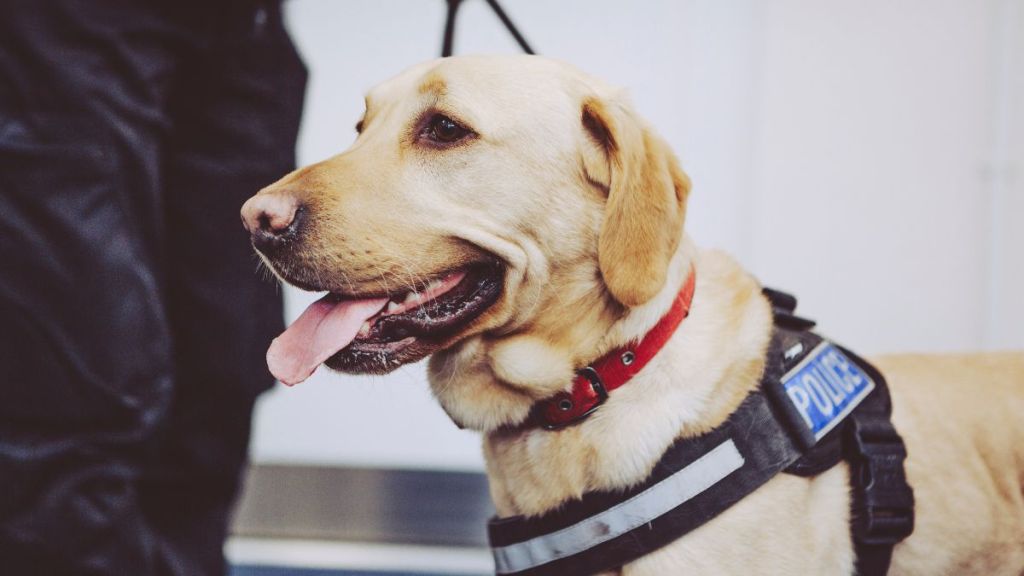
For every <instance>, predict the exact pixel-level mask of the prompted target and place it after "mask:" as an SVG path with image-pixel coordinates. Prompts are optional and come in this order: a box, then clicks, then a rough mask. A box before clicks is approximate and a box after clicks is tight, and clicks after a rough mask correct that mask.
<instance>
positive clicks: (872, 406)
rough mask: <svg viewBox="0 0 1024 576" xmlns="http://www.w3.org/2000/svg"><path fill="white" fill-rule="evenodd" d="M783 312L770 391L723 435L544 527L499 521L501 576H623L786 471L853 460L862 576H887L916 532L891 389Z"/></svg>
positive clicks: (691, 445) (759, 394) (493, 531)
mask: <svg viewBox="0 0 1024 576" xmlns="http://www.w3.org/2000/svg"><path fill="white" fill-rule="evenodd" d="M772 302H773V304H775V302H776V299H774V298H773V299H772ZM785 304H789V302H785ZM793 304H794V305H795V300H793ZM775 312H776V328H775V331H774V333H773V336H772V343H771V346H770V347H769V352H768V358H767V361H766V368H765V374H764V376H763V378H762V382H761V389H760V390H759V391H756V392H754V393H752V394H750V395H749V396H748V397H747V398H746V399H745V400H744V401H743V402H742V403H741V405H740V407H739V408H738V409H737V410H736V411H735V412H734V413H733V414H732V415H730V416H729V418H728V419H727V420H726V422H725V423H724V424H722V425H721V426H719V427H717V428H715V429H714V430H712V431H710V432H708V433H706V434H704V435H702V436H699V437H696V438H685V439H680V440H677V441H676V442H675V443H674V444H673V445H672V446H671V447H670V448H669V449H668V450H667V451H666V452H665V454H664V455H663V456H662V458H661V459H660V460H659V462H658V464H657V465H656V466H655V468H654V470H653V471H652V473H651V474H650V476H649V477H648V479H647V480H645V481H644V482H643V483H642V484H641V485H640V486H637V487H634V488H632V489H629V490H626V491H625V492H592V493H588V494H585V495H584V496H583V497H582V498H581V499H580V500H574V501H571V502H568V503H566V504H565V505H564V506H563V507H561V508H559V509H558V510H556V511H554V512H552V513H549V514H546V515H544V516H541V517H535V518H525V517H522V516H514V517H509V518H495V519H492V520H491V522H490V524H489V526H488V532H489V536H490V540H491V546H492V549H493V552H494V558H495V566H496V569H497V574H499V575H502V576H556V575H573V574H592V573H595V572H600V571H603V570H609V569H614V568H617V567H620V566H622V565H624V564H627V563H629V562H631V561H633V560H635V559H637V558H639V557H641V556H644V555H646V554H649V553H650V552H652V551H654V550H657V549H658V548H660V547H662V546H664V545H666V544H668V543H670V542H672V541H674V540H676V539H677V538H679V537H681V536H683V535H685V534H686V533H688V532H690V531H691V530H693V529H695V528H697V527H699V526H701V525H703V524H704V523H706V522H708V521H709V520H711V519H712V518H714V517H715V516H717V515H718V514H720V513H721V512H723V511H724V510H726V509H728V508H729V507H730V506H732V505H733V504H734V503H736V502H737V501H739V500H740V499H742V498H743V497H745V496H747V495H748V494H750V493H752V492H753V491H754V490H756V489H757V488H758V487H760V486H762V485H763V484H764V483H766V482H767V481H768V480H770V479H771V478H773V477H774V476H775V475H776V474H778V473H779V472H783V471H785V472H788V473H795V474H798V475H802V476H809V475H814V474H818V473H820V472H822V471H824V470H826V469H828V468H831V467H832V466H834V465H835V464H836V463H838V462H839V461H840V460H841V459H845V460H847V461H848V462H849V463H850V470H851V488H852V493H853V498H852V514H851V524H852V525H851V534H852V538H853V543H854V547H855V551H856V555H857V560H856V562H857V570H858V574H860V575H861V576H884V574H885V573H886V571H887V570H888V566H889V562H890V559H891V557H892V548H893V546H894V545H895V543H897V542H899V541H900V540H902V539H903V538H905V537H906V536H908V535H909V534H910V533H911V532H912V531H913V491H912V490H911V488H910V487H909V485H908V484H907V482H906V477H905V475H904V472H903V460H904V459H905V458H906V450H905V448H904V447H903V443H902V440H901V439H900V437H899V435H898V434H897V433H896V431H895V429H894V428H893V426H892V423H891V422H890V419H889V416H890V414H891V411H892V404H891V400H890V397H889V394H888V389H887V387H886V385H885V380H884V378H883V377H882V375H881V374H880V373H879V372H878V371H877V370H876V369H875V368H874V366H871V365H870V364H869V363H867V362H866V361H864V360H863V359H862V358H860V357H858V356H857V355H856V354H854V353H852V352H850V351H849V350H846V349H843V348H841V347H838V346H836V345H834V344H831V343H829V342H828V341H825V340H824V339H822V338H821V337H820V336H818V335H817V334H814V333H812V332H810V331H809V328H810V327H811V326H813V322H810V321H808V320H804V319H802V318H799V317H797V316H793V315H792V312H793V310H792V307H791V306H787V307H781V306H777V307H776V310H775ZM812 400H813V402H812Z"/></svg>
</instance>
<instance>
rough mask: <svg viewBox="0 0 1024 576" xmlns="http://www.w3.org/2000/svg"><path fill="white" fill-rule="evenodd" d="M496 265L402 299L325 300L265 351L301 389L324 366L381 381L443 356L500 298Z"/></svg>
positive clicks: (462, 272)
mask: <svg viewBox="0 0 1024 576" xmlns="http://www.w3.org/2000/svg"><path fill="white" fill-rule="evenodd" d="M503 279H504V274H503V271H502V269H501V267H500V266H498V265H496V264H485V265H475V266H470V267H467V268H462V269H459V270H456V271H453V272H449V273H447V274H442V275H440V276H438V277H436V278H434V279H433V280H430V281H428V282H427V283H426V284H425V285H423V286H419V287H418V288H419V290H410V291H407V292H404V293H402V294H398V295H388V296H351V295H345V294H334V293H332V294H328V295H327V296H324V297H323V298H321V299H320V300H318V301H317V302H315V303H313V304H312V305H311V306H310V307H309V308H308V309H307V310H306V311H305V312H303V314H302V315H301V316H300V317H299V318H298V319H297V320H296V321H295V322H294V323H293V324H292V325H291V326H290V327H289V328H288V329H287V330H286V331H285V332H284V333H283V334H281V336H279V337H278V338H276V339H275V340H274V342H273V343H272V344H271V346H270V350H268V351H267V364H268V366H269V367H270V371H271V372H272V373H273V374H274V376H275V377H277V379H278V380H280V381H282V382H284V383H285V384H289V385H291V384H297V383H299V382H301V381H303V380H305V379H306V378H308V377H309V375H310V374H312V373H313V371H314V370H316V368H317V367H318V366H319V365H320V364H326V365H327V366H329V367H331V368H334V369H335V370H341V371H343V372H353V373H377V374H383V373H387V372H390V371H392V370H394V369H395V368H397V367H399V366H401V365H403V364H407V363H409V362H415V361H417V360H419V359H421V358H423V357H425V356H427V355H429V354H431V353H432V352H434V351H436V350H438V349H439V348H441V347H442V346H443V345H445V344H446V343H447V342H449V341H450V340H452V338H453V337H456V336H458V335H459V334H460V333H463V332H464V331H465V329H466V328H467V327H468V326H469V325H470V324H471V323H472V322H473V321H474V320H476V319H477V318H479V317H480V316H481V315H482V314H483V313H484V311H486V310H487V309H488V308H490V307H491V306H492V305H493V304H494V303H495V302H497V300H498V298H499V297H500V296H501V291H502V283H503Z"/></svg>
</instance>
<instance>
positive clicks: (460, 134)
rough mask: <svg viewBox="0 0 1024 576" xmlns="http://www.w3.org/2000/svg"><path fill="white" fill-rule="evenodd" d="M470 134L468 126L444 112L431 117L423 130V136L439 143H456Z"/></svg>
mask: <svg viewBox="0 0 1024 576" xmlns="http://www.w3.org/2000/svg"><path fill="white" fill-rule="evenodd" d="M469 135H470V130H469V129H468V128H465V127H463V126H462V125H461V124H459V123H458V122H456V121H455V120H452V119H451V118H449V117H447V116H444V115H442V114H438V115H436V116H434V117H433V118H431V119H430V122H429V123H428V124H427V127H426V128H425V129H424V130H423V136H425V137H426V138H428V139H430V140H432V141H434V142H436V143H438V144H454V143H455V142H458V141H459V140H462V139H463V138H465V137H466V136H469Z"/></svg>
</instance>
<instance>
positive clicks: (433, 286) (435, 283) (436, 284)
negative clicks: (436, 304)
mask: <svg viewBox="0 0 1024 576" xmlns="http://www.w3.org/2000/svg"><path fill="white" fill-rule="evenodd" d="M440 287H441V280H431V281H430V282H428V283H427V290H428V291H430V290H437V289H438V288H440Z"/></svg>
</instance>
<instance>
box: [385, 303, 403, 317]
mask: <svg viewBox="0 0 1024 576" xmlns="http://www.w3.org/2000/svg"><path fill="white" fill-rule="evenodd" d="M399 306H401V304H399V303H398V302H395V301H394V300H392V301H390V302H388V309H387V312H388V314H392V313H394V311H395V310H398V307H399Z"/></svg>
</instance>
